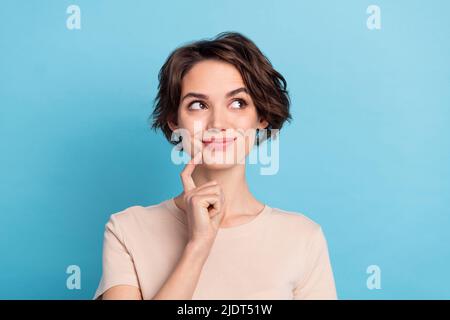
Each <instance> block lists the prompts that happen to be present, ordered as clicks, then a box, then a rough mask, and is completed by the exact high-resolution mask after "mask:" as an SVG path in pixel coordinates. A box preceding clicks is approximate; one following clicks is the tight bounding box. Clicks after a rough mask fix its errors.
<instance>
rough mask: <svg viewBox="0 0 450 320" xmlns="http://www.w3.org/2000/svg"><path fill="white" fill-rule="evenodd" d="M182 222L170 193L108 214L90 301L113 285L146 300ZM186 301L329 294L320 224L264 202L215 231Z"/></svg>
mask: <svg viewBox="0 0 450 320" xmlns="http://www.w3.org/2000/svg"><path fill="white" fill-rule="evenodd" d="M186 219H187V217H186V215H185V213H184V212H183V211H182V210H181V209H179V208H178V207H177V206H176V205H175V202H174V200H173V198H169V199H168V200H165V201H162V202H161V203H159V204H156V205H151V206H147V207H143V206H132V207H129V208H127V209H125V210H123V211H120V212H117V213H114V214H112V215H111V216H110V219H109V221H108V222H107V223H106V225H105V233H104V240H103V273H102V277H101V280H100V283H99V286H98V288H97V291H96V292H95V296H94V299H97V298H101V295H102V294H103V293H104V292H105V291H106V290H108V289H109V288H111V287H113V286H115V285H132V286H136V287H138V288H139V289H140V290H141V293H142V297H143V298H144V299H152V297H153V296H154V295H155V294H156V293H157V292H158V290H159V289H160V288H161V287H162V286H163V284H164V282H165V280H166V279H167V278H168V277H169V275H170V274H171V272H172V270H173V269H174V267H175V266H176V264H177V262H178V260H179V258H180V257H181V254H182V252H183V249H184V247H185V245H186V243H187V240H188V233H187V220H186ZM192 299H337V294H336V288H335V283H334V277H333V272H332V267H331V263H330V259H329V255H328V248H327V241H326V239H325V237H324V234H323V232H322V228H321V226H320V225H319V224H317V223H316V222H314V221H313V220H311V219H310V218H308V217H306V216H305V215H303V214H301V213H297V212H290V211H284V210H281V209H278V208H272V207H269V206H268V205H266V206H265V207H264V209H263V210H262V211H261V212H260V213H259V214H258V215H257V216H256V217H254V218H253V219H252V220H250V221H249V222H246V223H244V224H241V225H238V226H234V227H227V228H220V229H219V230H218V233H217V236H216V239H215V242H214V244H213V246H212V247H211V250H210V254H209V256H208V258H207V260H206V262H205V264H204V266H203V269H202V272H201V274H200V278H199V281H198V284H197V287H196V289H195V292H194V294H193V297H192Z"/></svg>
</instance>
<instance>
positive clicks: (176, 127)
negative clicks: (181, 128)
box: [167, 121, 178, 131]
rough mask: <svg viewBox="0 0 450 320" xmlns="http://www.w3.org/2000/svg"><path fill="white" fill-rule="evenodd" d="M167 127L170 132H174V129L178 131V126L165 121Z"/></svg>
mask: <svg viewBox="0 0 450 320" xmlns="http://www.w3.org/2000/svg"><path fill="white" fill-rule="evenodd" d="M167 125H168V126H169V128H170V130H172V131H175V130H176V129H178V126H177V125H176V124H175V123H173V122H172V121H167Z"/></svg>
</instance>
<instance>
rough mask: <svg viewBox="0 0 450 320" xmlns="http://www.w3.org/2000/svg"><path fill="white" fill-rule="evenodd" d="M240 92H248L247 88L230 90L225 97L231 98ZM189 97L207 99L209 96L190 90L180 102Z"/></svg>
mask: <svg viewBox="0 0 450 320" xmlns="http://www.w3.org/2000/svg"><path fill="white" fill-rule="evenodd" d="M240 92H245V93H247V94H248V90H247V88H244V87H242V88H238V89H234V90H231V91H230V92H228V93H227V94H226V95H225V97H226V98H229V97H232V96H234V95H236V94H238V93H240ZM189 97H194V98H198V99H205V100H207V99H208V96H207V95H206V94H203V93H196V92H189V93H186V94H185V95H184V97H183V98H181V101H180V102H182V101H183V100H184V99H186V98H189Z"/></svg>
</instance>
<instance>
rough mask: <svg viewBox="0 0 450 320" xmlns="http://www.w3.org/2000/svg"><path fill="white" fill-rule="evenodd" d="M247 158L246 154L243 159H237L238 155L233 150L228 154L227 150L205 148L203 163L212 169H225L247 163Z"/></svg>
mask: <svg viewBox="0 0 450 320" xmlns="http://www.w3.org/2000/svg"><path fill="white" fill-rule="evenodd" d="M245 158H246V155H245V156H244V157H243V158H242V159H237V155H236V154H233V152H231V153H230V154H226V152H221V151H211V150H207V149H204V150H203V161H202V165H204V166H205V167H207V168H208V169H212V170H223V169H228V168H231V167H234V166H237V165H243V164H245Z"/></svg>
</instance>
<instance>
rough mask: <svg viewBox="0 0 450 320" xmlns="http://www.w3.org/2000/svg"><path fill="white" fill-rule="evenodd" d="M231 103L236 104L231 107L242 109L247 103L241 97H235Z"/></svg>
mask: <svg viewBox="0 0 450 320" xmlns="http://www.w3.org/2000/svg"><path fill="white" fill-rule="evenodd" d="M231 105H232V106H236V107H232V109H243V108H245V106H246V105H247V102H245V100H243V99H236V100H234V101H233V103H232V104H231Z"/></svg>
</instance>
